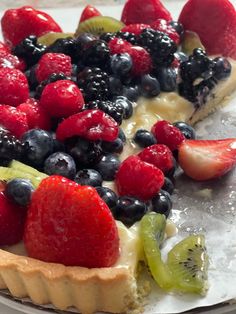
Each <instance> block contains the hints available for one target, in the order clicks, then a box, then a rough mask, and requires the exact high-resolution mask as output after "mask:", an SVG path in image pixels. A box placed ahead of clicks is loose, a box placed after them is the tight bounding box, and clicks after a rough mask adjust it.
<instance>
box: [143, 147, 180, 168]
mask: <svg viewBox="0 0 236 314" xmlns="http://www.w3.org/2000/svg"><path fill="white" fill-rule="evenodd" d="M138 156H139V157H140V158H141V159H142V160H143V161H145V162H148V163H149V164H152V165H154V166H156V167H157V168H159V169H161V171H162V172H164V173H165V172H167V171H169V170H170V169H172V168H173V166H174V161H173V154H172V152H171V150H170V149H169V148H168V147H167V146H166V145H163V144H154V145H151V146H148V147H146V148H144V149H143V150H142V151H141V152H140V153H139V154H138Z"/></svg>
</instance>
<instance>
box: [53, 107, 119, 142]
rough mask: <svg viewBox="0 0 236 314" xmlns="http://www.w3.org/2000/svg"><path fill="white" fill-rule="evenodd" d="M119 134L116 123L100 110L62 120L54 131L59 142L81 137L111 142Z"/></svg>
mask: <svg viewBox="0 0 236 314" xmlns="http://www.w3.org/2000/svg"><path fill="white" fill-rule="evenodd" d="M118 133H119V128H118V124H117V122H116V121H115V120H114V119H113V118H112V117H110V116H109V115H108V114H106V113H105V112H103V111H101V110H97V109H94V110H84V111H82V112H79V113H77V114H74V115H72V116H70V117H69V118H67V119H65V120H63V121H62V122H61V123H60V124H59V125H58V128H57V130H56V137H57V139H58V140H59V141H63V140H65V139H66V138H69V137H72V136H75V135H77V136H81V137H84V138H86V139H88V140H91V141H96V140H103V141H108V142H112V141H114V140H115V139H116V138H117V136H118Z"/></svg>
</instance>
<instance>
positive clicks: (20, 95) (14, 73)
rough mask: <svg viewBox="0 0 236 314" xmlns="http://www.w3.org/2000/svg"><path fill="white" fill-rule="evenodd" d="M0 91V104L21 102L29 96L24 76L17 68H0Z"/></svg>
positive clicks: (14, 104) (11, 104) (17, 103)
mask: <svg viewBox="0 0 236 314" xmlns="http://www.w3.org/2000/svg"><path fill="white" fill-rule="evenodd" d="M0 91H1V92H0V104H6V105H10V106H17V105H19V104H21V103H22V102H24V101H26V100H27V99H28V98H29V86H28V81H27V78H26V76H25V75H24V74H23V73H22V72H21V71H19V70H17V69H9V68H0Z"/></svg>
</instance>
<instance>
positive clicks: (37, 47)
mask: <svg viewBox="0 0 236 314" xmlns="http://www.w3.org/2000/svg"><path fill="white" fill-rule="evenodd" d="M45 52H46V46H44V45H41V44H39V43H37V37H36V36H34V35H30V36H28V37H26V38H25V39H23V40H22V41H21V42H20V43H19V44H18V45H16V46H15V47H14V48H13V50H12V53H13V54H14V55H16V56H17V57H20V58H22V59H24V61H25V62H26V64H27V66H28V67H31V66H32V65H34V64H36V63H37V62H38V61H39V59H40V58H41V56H42V55H43V54H44V53H45Z"/></svg>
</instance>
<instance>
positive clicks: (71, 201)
mask: <svg viewBox="0 0 236 314" xmlns="http://www.w3.org/2000/svg"><path fill="white" fill-rule="evenodd" d="M24 242H25V246H26V249H27V252H28V254H29V256H31V257H33V258H36V259H40V260H43V261H45V262H55V263H62V264H64V265H68V266H83V267H89V268H91V267H109V266H112V265H113V264H114V263H115V262H116V260H117V258H118V256H119V237H118V231H117V227H116V223H115V220H114V218H113V217H112V214H111V211H110V210H109V208H108V206H107V205H106V203H105V202H104V201H103V200H102V199H101V198H100V196H99V195H98V193H97V192H96V190H95V189H94V188H92V187H88V186H80V185H78V184H77V183H75V182H73V181H70V180H69V179H66V178H63V177H60V176H50V177H49V178H46V179H44V180H43V181H42V182H41V183H40V185H39V187H38V189H37V190H36V191H35V192H34V194H33V197H32V201H31V204H30V207H29V211H28V215H27V220H26V226H25V232H24Z"/></svg>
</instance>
